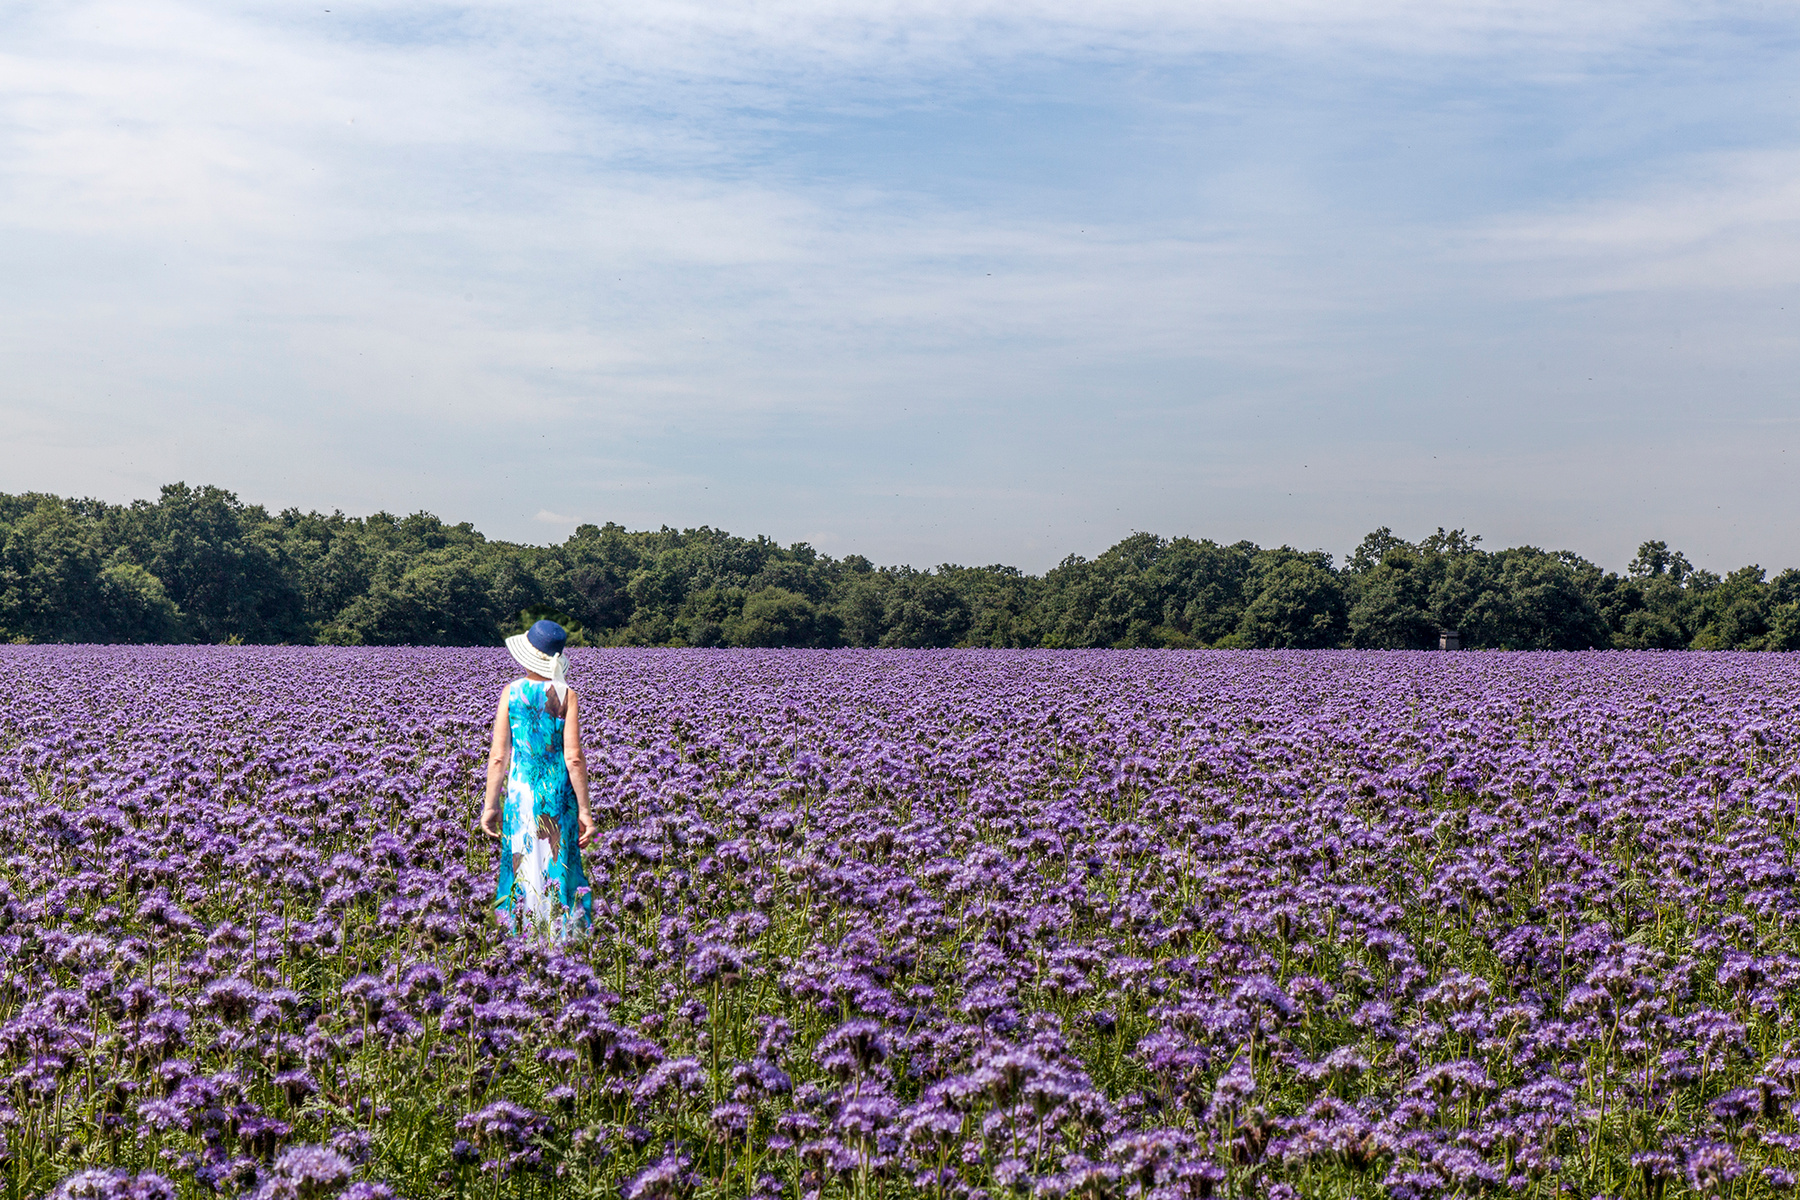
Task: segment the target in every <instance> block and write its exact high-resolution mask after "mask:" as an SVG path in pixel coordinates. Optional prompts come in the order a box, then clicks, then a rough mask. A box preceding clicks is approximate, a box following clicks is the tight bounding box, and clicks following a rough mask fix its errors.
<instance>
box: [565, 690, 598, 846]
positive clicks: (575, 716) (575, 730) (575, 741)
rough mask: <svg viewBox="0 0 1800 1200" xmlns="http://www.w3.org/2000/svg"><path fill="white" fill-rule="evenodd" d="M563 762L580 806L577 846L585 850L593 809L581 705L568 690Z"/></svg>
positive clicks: (590, 828) (589, 836)
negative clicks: (565, 764) (584, 750)
mask: <svg viewBox="0 0 1800 1200" xmlns="http://www.w3.org/2000/svg"><path fill="white" fill-rule="evenodd" d="M563 761H564V762H565V763H567V764H568V765H569V783H570V784H572V785H573V786H574V788H575V800H576V802H577V804H578V805H579V806H580V808H579V813H580V818H581V837H580V838H579V839H578V840H577V844H578V845H580V846H582V847H583V848H585V847H586V846H587V844H588V843H589V842H591V841H593V840H594V832H595V827H594V809H593V806H592V805H590V804H589V803H588V773H587V759H586V758H584V757H582V754H581V703H580V700H579V698H578V697H577V696H576V695H575V689H574V688H570V689H569V702H568V706H567V711H566V712H564V714H563Z"/></svg>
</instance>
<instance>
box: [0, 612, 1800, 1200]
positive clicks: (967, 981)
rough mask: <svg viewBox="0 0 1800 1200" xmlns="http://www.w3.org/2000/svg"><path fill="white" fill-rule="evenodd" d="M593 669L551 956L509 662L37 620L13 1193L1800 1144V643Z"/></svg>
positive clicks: (1696, 1160)
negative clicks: (582, 920)
mask: <svg viewBox="0 0 1800 1200" xmlns="http://www.w3.org/2000/svg"><path fill="white" fill-rule="evenodd" d="M573 657H574V665H573V668H572V670H571V679H572V682H574V683H575V684H576V686H577V687H579V688H581V689H582V691H583V695H584V713H585V714H586V720H587V724H588V736H587V739H586V740H587V743H588V746H589V752H590V763H591V765H592V768H593V771H594V776H595V796H594V801H595V803H594V806H595V810H596V814H597V815H598V816H599V817H600V820H601V824H602V828H603V832H602V834H601V835H600V837H599V839H598V840H597V842H596V844H595V845H594V847H592V848H591V849H590V850H589V851H588V854H587V867H588V873H589V875H590V877H591V879H592V882H593V888H594V892H593V900H594V911H595V915H596V924H595V928H594V930H593V931H592V935H591V937H587V938H583V939H580V940H577V941H574V942H571V943H568V944H566V945H564V946H561V947H555V946H550V945H546V944H543V943H540V942H533V941H529V940H522V939H510V940H509V939H506V938H504V937H502V936H501V934H500V932H499V930H498V929H497V927H496V925H495V923H494V921H493V918H492V915H491V903H492V899H493V894H492V889H493V880H494V863H493V853H492V849H491V846H492V843H490V842H488V841H487V840H486V839H485V838H483V837H482V836H481V835H480V834H479V832H478V831H477V830H476V828H475V816H476V812H477V808H478V805H479V801H480V794H479V788H480V780H481V770H480V767H481V763H482V761H483V755H484V752H485V736H486V729H487V725H488V722H489V720H490V719H491V714H492V704H493V701H494V698H495V696H496V694H497V692H498V689H499V687H500V686H501V684H502V683H503V682H504V681H505V680H506V679H507V678H509V677H510V675H511V674H512V673H513V672H512V667H511V663H510V660H508V659H507V657H506V655H505V653H504V652H503V651H500V650H493V651H485V650H368V651H364V650H326V649H275V648H241V647H212V648H178V649H170V648H145V647H116V648H114V647H86V648H66V647H65V648H55V647H0V696H4V703H3V704H0V845H3V847H4V853H3V855H0V861H3V864H4V865H3V866H0V1070H3V1071H4V1080H5V1085H4V1090H3V1091H0V1135H3V1137H4V1151H3V1153H4V1160H3V1163H0V1169H3V1171H4V1177H5V1179H6V1181H7V1189H8V1190H7V1195H8V1197H9V1200H10V1198H14V1197H35V1196H39V1195H43V1194H45V1193H47V1192H51V1191H52V1190H53V1189H55V1191H56V1193H57V1194H58V1195H61V1196H70V1197H74V1196H127V1195H130V1196H136V1197H172V1196H176V1195H180V1196H207V1195H215V1194H224V1195H238V1194H242V1195H256V1196H262V1197H269V1198H275V1197H330V1196H342V1197H347V1198H349V1200H379V1198H381V1197H387V1196H404V1197H411V1198H413V1200H425V1198H427V1197H436V1196H459V1197H460V1196H468V1197H471V1198H477V1197H493V1196H501V1195H506V1196H512V1195H523V1196H544V1197H551V1196H567V1197H572V1198H575V1197H584V1196H595V1197H601V1196H604V1197H607V1198H609V1200H619V1198H620V1197H621V1196H623V1197H624V1198H625V1200H651V1198H656V1197H677V1196H695V1197H710V1196H726V1195H732V1196H737V1195H749V1196H755V1197H763V1198H767V1200H774V1198H775V1197H785V1198H787V1200H803V1198H805V1197H827V1198H830V1197H852V1196H855V1197H863V1196H870V1197H880V1198H882V1200H885V1198H886V1197H889V1196H892V1197H895V1198H896V1200H900V1198H904V1197H914V1196H917V1197H921V1198H923V1197H935V1198H940V1200H954V1198H961V1200H1003V1198H1005V1197H1010V1196H1018V1197H1023V1196H1032V1197H1039V1198H1043V1200H1060V1198H1063V1197H1070V1198H1073V1197H1095V1198H1098V1197H1114V1196H1117V1197H1125V1196H1157V1197H1171V1198H1173V1197H1179V1196H1195V1197H1200V1196H1208V1195H1219V1196H1224V1195H1235V1196H1266V1197H1288V1196H1294V1195H1304V1196H1345V1197H1348V1196H1376V1195H1383V1194H1385V1195H1393V1196H1400V1197H1427V1196H1449V1195H1453V1194H1459V1193H1460V1194H1472V1193H1475V1192H1478V1191H1483V1190H1488V1191H1497V1190H1506V1191H1517V1192H1529V1193H1531V1194H1534V1195H1540V1196H1546V1197H1547V1196H1552V1195H1563V1194H1570V1195H1579V1196H1583V1197H1586V1196H1592V1195H1596V1194H1607V1195H1612V1196H1640V1195H1642V1196H1649V1197H1653V1198H1654V1197H1659V1196H1674V1195H1678V1194H1683V1193H1688V1192H1697V1193H1716V1194H1719V1195H1732V1196H1752V1195H1765V1194H1774V1193H1778V1192H1784V1191H1786V1190H1788V1189H1790V1188H1791V1187H1792V1186H1793V1183H1794V1177H1795V1176H1794V1172H1796V1171H1800V1122H1797V1120H1796V1109H1797V1108H1800V1094H1797V1093H1800V1033H1797V1032H1796V1030H1795V1027H1794V1020H1795V1016H1796V1013H1797V1012H1800V892H1797V891H1796V877H1795V865H1794V853H1795V848H1796V844H1797V840H1800V832H1797V829H1796V811H1797V800H1800V796H1797V793H1800V771H1797V768H1796V756H1797V753H1800V661H1796V658H1795V657H1794V656H1782V655H1741V656H1740V655H1730V654H1711V655H1704V654H1693V655H1682V654H1587V655H1569V654H1544V655H1533V654H1520V655H1498V654H1481V655H1476V654H1464V655H1455V654H1404V653H1394V654H1384V653H1354V652H1342V653H1337V652H1314V653H1308V652H1290V653H1281V652H1268V653H1256V652H1241V653H1232V652H1204V651H1202V652H1191V653H1190V652H1158V651H1147V652H1108V651H1093V652H1004V651H1001V652H982V651H944V652H885V651H866V652H864V651H835V652H834V651H820V652H804V651H801V652H781V651H774V652H719V651H593V650H586V651H579V650H578V651H575V652H574V656H573Z"/></svg>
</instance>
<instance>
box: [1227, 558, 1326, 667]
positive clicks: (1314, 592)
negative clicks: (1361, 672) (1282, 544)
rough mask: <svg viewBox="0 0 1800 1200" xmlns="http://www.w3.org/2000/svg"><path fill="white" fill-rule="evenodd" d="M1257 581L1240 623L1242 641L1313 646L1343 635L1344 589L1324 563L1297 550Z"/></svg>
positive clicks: (1257, 644)
mask: <svg viewBox="0 0 1800 1200" xmlns="http://www.w3.org/2000/svg"><path fill="white" fill-rule="evenodd" d="M1261 585H1262V586H1261V587H1260V588H1259V589H1258V591H1257V593H1256V598H1255V599H1254V600H1252V601H1251V602H1250V604H1249V605H1248V606H1247V607H1246V608H1245V609H1244V615H1243V618H1242V619H1241V620H1240V621H1239V623H1238V628H1237V638H1238V639H1241V641H1242V643H1243V644H1244V645H1247V646H1268V647H1275V648H1280V649H1287V648H1295V649H1315V648H1322V647H1327V646H1335V645H1338V644H1339V643H1340V642H1341V641H1342V640H1343V636H1344V632H1345V626H1346V615H1345V611H1344V591H1343V588H1342V587H1341V586H1340V585H1339V584H1338V580H1337V576H1336V575H1335V574H1333V573H1332V572H1331V571H1330V570H1329V569H1328V568H1327V567H1325V566H1322V565H1321V564H1319V563H1318V562H1317V561H1315V560H1313V559H1311V558H1309V557H1303V556H1299V555H1295V556H1293V557H1289V558H1287V560H1286V561H1283V562H1281V563H1279V564H1278V565H1276V566H1274V567H1273V568H1271V569H1269V570H1268V571H1267V572H1266V573H1264V574H1263V575H1262V579H1261Z"/></svg>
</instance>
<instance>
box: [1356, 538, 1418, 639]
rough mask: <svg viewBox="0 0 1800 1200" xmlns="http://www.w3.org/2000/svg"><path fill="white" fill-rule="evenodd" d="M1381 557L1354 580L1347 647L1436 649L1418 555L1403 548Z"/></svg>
mask: <svg viewBox="0 0 1800 1200" xmlns="http://www.w3.org/2000/svg"><path fill="white" fill-rule="evenodd" d="M1371 536H1373V535H1371ZM1364 544H1365V545H1367V541H1366V540H1365V543H1364ZM1383 554H1384V557H1383V559H1382V560H1381V562H1380V563H1378V564H1376V565H1374V566H1370V567H1366V568H1364V570H1363V571H1362V572H1361V574H1360V575H1359V576H1358V577H1356V580H1355V582H1356V586H1355V591H1354V595H1355V599H1354V601H1353V602H1352V603H1351V605H1350V612H1349V629H1350V644H1351V645H1352V646H1355V647H1357V648H1358V649H1363V650H1429V649H1432V648H1434V647H1436V646H1437V644H1438V623H1437V621H1436V620H1435V619H1434V618H1433V617H1432V615H1431V612H1430V611H1429V607H1428V606H1429V604H1430V595H1429V592H1428V585H1427V582H1426V580H1425V578H1424V571H1423V570H1422V569H1421V565H1420V560H1419V557H1418V555H1416V554H1414V553H1413V552H1412V550H1411V548H1410V547H1407V546H1405V545H1400V546H1389V547H1388V548H1387V549H1386V550H1385V551H1383Z"/></svg>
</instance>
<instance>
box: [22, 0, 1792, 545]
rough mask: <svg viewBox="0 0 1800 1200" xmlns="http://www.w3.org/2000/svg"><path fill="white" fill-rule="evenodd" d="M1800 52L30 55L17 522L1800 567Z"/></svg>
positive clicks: (1106, 30) (597, 19)
mask: <svg viewBox="0 0 1800 1200" xmlns="http://www.w3.org/2000/svg"><path fill="white" fill-rule="evenodd" d="M1797 35H1800V12H1797V11H1796V10H1795V9H1793V8H1792V7H1791V6H1784V5H1765V4H1750V3H1746V4H1740V5H1733V4H1717V5H1708V4H1681V5H1675V4H1658V3H1654V2H1651V3H1632V4H1624V3H1617V4H1615V3H1593V4H1583V5H1577V6H1570V5H1567V4H1557V3H1539V2H1536V0H1519V2H1517V3H1493V4H1482V3H1471V4H1458V5H1449V4H1414V3H1366V2H1363V0H1339V2H1336V3H1329V4H1328V3H1314V2H1311V0H1263V2H1260V3H1248V2H1235V0H1234V2H1229V3H1183V4H1173V3H1160V2H1153V0H1137V2H1133V0H1127V2H1123V3H1118V4H1109V5H1092V4H1075V3H1068V2H1047V3H1037V4H1027V3H1009V2H1003V0H970V2H965V3H956V4H950V3H934V2H920V3H897V2H896V3H884V4H868V5H845V4H822V3H808V2H803V0H785V2H774V3H766V4H757V5H735V6H734V5H717V4H700V3H668V2H665V0H638V2H636V3H633V4H630V5H624V4H620V5H605V4H581V5H573V6H559V5H556V4H553V3H536V4H493V5H483V6H476V7H449V6H437V5H428V4H410V3H357V2H350V3H344V2H343V0H317V2H315V3H312V4H309V5H297V6H289V7H285V8H281V9H276V8H272V7H270V6H261V5H257V6H232V5H225V4H205V3H170V2H167V0H134V2H133V3H131V4H121V3H105V4H85V3H59V4H55V5H48V4H46V5H33V4H29V3H27V4H15V5H9V6H7V7H6V8H5V9H4V10H3V11H0V410H3V411H0V420H4V422H5V428H6V429H7V431H8V436H7V437H6V438H5V439H0V490H7V491H22V490H28V489H37V490H47V491H55V492H60V493H65V494H67V493H74V494H83V495H95V496H100V497H104V498H107V499H112V500H127V499H131V498H134V497H140V496H150V495H154V492H155V489H156V487H157V486H158V485H159V484H161V483H165V482H169V481H173V480H176V479H183V480H186V481H188V482H190V483H198V482H214V483H218V484H220V485H222V486H226V487H229V488H232V489H233V490H235V491H237V492H238V493H239V494H240V495H241V496H243V497H244V498H245V499H248V500H255V501H260V502H263V503H266V504H269V505H271V506H275V507H281V506H286V505H298V506H300V507H303V508H322V509H327V510H329V509H331V508H334V507H336V508H342V509H344V510H345V511H348V512H353V513H362V512H368V511H372V510H374V509H377V508H387V509H389V510H391V511H396V512H410V511H413V510H416V509H420V508H425V509H430V510H431V511H434V512H437V513H438V514H440V515H442V516H444V517H446V518H449V519H453V520H463V519H466V520H471V521H473V522H475V523H476V525H477V526H478V527H479V528H481V529H483V530H484V531H486V532H487V533H489V534H490V536H497V537H508V538H515V539H520V540H526V541H536V542H543V541H551V540H559V539H560V538H561V537H563V536H565V535H566V534H567V533H568V532H569V531H570V530H571V529H572V528H573V527H574V524H575V523H576V522H577V521H596V522H598V521H605V520H616V521H620V522H622V523H624V524H626V525H628V526H631V527H634V528H637V527H645V526H650V527H654V526H657V525H662V524H669V525H677V526H687V525H695V524H702V523H706V524H712V525H714V526H718V527H722V528H726V529H730V530H732V531H734V532H739V533H746V534H748V533H767V534H769V535H770V536H772V537H775V538H777V539H779V540H781V541H783V542H788V541H796V540H807V541H810V542H812V543H813V544H814V545H816V546H818V547H819V548H820V549H822V550H825V551H827V552H829V553H834V554H844V553H850V552H860V553H863V554H866V555H868V556H870V557H871V558H874V559H876V560H877V561H879V562H912V563H915V564H919V565H926V564H931V563H936V562H942V561H956V562H964V563H987V562H1007V563H1012V564H1015V565H1019V566H1022V567H1025V568H1027V569H1030V570H1042V569H1043V568H1045V567H1047V566H1049V565H1051V564H1053V563H1054V562H1055V561H1056V560H1058V559H1060V558H1061V557H1062V556H1063V555H1064V554H1067V553H1070V552H1075V553H1082V554H1089V555H1091V554H1094V553H1097V552H1099V551H1100V550H1102V549H1104V548H1105V547H1106V546H1107V545H1109V544H1111V543H1112V542H1114V541H1116V540H1117V539H1118V538H1120V537H1123V536H1125V535H1126V534H1128V533H1130V532H1132V531H1133V530H1143V529H1148V530H1152V531H1155V532H1158V533H1162V534H1164V535H1176V534H1192V535H1195V536H1208V537H1213V538H1217V539H1221V540H1228V541H1229V540H1235V539H1237V538H1241V537H1247V538H1252V539H1255V540H1257V541H1260V542H1263V543H1265V544H1276V543H1282V542H1286V543H1290V544H1294V545H1298V546H1302V547H1307V548H1315V547H1316V548H1324V549H1327V550H1331V551H1333V552H1335V553H1339V554H1342V553H1344V552H1345V551H1347V550H1348V549H1349V548H1351V547H1352V546H1354V545H1355V543H1356V542H1357V541H1358V540H1359V539H1360V537H1361V535H1362V534H1363V533H1365V532H1367V531H1368V530H1370V529H1372V528H1374V527H1375V526H1377V525H1390V526H1392V527H1393V528H1394V529H1395V530H1396V531H1397V532H1399V533H1401V534H1403V535H1405V536H1409V537H1418V536H1422V535H1423V534H1425V533H1428V532H1430V531H1431V530H1432V529H1433V528H1435V527H1437V526H1439V525H1445V526H1451V527H1454V526H1463V527H1465V528H1468V529H1469V530H1471V531H1473V532H1479V533H1481V534H1483V535H1484V538H1485V542H1486V544H1488V545H1492V546H1499V545H1512V544H1518V543H1522V542H1528V543H1533V544H1538V545H1546V546H1551V547H1559V548H1563V547H1566V548H1570V549H1574V550H1577V551H1580V552H1581V553H1583V554H1586V555H1588V556H1589V557H1591V558H1594V559H1595V560H1597V561H1599V562H1601V563H1603V564H1605V565H1608V566H1611V567H1614V568H1622V567H1623V566H1624V564H1625V562H1626V561H1627V560H1628V559H1629V557H1630V555H1631V553H1632V551H1633V549H1634V548H1635V547H1636V545H1637V543H1638V542H1640V541H1642V540H1644V539H1646V538H1651V537H1660V538H1664V539H1666V540H1668V541H1670V542H1671V543H1673V544H1675V545H1678V546H1682V547H1685V548H1686V549H1687V551H1688V553H1689V555H1690V556H1691V557H1693V558H1694V559H1695V560H1696V561H1699V562H1702V563H1704V564H1706V565H1709V566H1712V567H1714V568H1716V569H1729V568H1731V567H1735V566H1738V565H1741V564H1743V563H1745V562H1752V561H1754V562H1759V563H1761V564H1762V565H1763V566H1765V567H1768V568H1771V569H1776V568H1779V567H1783V566H1788V565H1800V522H1797V521H1796V520H1794V518H1793V517H1792V515H1791V514H1792V513H1793V512H1794V511H1795V510H1796V502H1797V501H1800V483H1797V482H1796V480H1797V479H1800V470H1795V469H1794V467H1793V466H1792V465H1791V460H1794V459H1796V458H1800V403H1796V402H1797V401H1800V395H1797V394H1796V393H1797V392H1800V372H1797V371H1796V368H1797V367H1800V329H1797V322H1800V128H1797V122H1796V113H1797V112H1800V108H1797V107H1796V103H1795V100H1796V93H1797V91H1800V87H1797V85H1796V83H1795V80H1800V36H1797Z"/></svg>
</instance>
